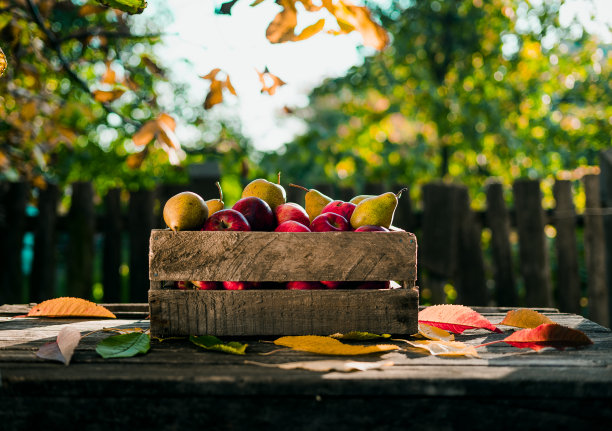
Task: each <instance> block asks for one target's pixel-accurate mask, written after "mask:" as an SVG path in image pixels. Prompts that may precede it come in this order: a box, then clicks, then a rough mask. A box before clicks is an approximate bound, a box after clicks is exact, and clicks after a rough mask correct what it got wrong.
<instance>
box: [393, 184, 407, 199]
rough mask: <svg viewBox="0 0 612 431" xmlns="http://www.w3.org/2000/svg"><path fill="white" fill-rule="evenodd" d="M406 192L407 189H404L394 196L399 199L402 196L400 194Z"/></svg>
mask: <svg viewBox="0 0 612 431" xmlns="http://www.w3.org/2000/svg"><path fill="white" fill-rule="evenodd" d="M406 190H408V187H404V188H403V189H401V190H400V191H399V192H397V193H396V194H395V196H396V197H397V198H398V199H399V198H400V197H401V196H402V193H403V192H405V191H406Z"/></svg>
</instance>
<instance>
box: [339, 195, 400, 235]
mask: <svg viewBox="0 0 612 431" xmlns="http://www.w3.org/2000/svg"><path fill="white" fill-rule="evenodd" d="M404 190H406V189H402V190H400V191H399V192H398V193H397V194H396V193H392V192H387V193H383V194H382V195H378V196H373V197H371V198H366V199H364V200H362V201H361V202H359V204H358V205H357V207H356V208H355V211H353V215H352V216H351V226H352V227H353V229H357V228H358V227H360V226H366V225H373V226H383V227H386V228H387V229H388V228H389V226H391V222H392V221H393V214H394V213H395V209H396V208H397V200H398V198H399V197H400V196H401V194H402V192H403V191H404Z"/></svg>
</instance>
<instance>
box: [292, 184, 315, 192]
mask: <svg viewBox="0 0 612 431" xmlns="http://www.w3.org/2000/svg"><path fill="white" fill-rule="evenodd" d="M289 187H296V188H298V189H302V190H304V191H306V192H309V191H310V190H308V189H307V188H306V187H303V186H299V185H297V184H289Z"/></svg>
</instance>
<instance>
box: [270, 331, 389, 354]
mask: <svg viewBox="0 0 612 431" xmlns="http://www.w3.org/2000/svg"><path fill="white" fill-rule="evenodd" d="M274 344H276V345H279V346H285V347H290V348H292V349H293V350H300V351H303V352H311V353H319V354H321V355H349V356H350V355H367V354H370V353H380V352H388V351H390V350H397V349H399V347H397V346H396V345H394V344H377V345H373V346H356V345H350V344H344V343H342V342H340V341H338V340H336V339H335V338H331V337H321V336H319V335H304V336H297V337H281V338H279V339H277V340H275V341H274Z"/></svg>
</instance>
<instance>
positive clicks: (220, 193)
mask: <svg viewBox="0 0 612 431" xmlns="http://www.w3.org/2000/svg"><path fill="white" fill-rule="evenodd" d="M215 185H216V186H217V189H219V200H220V201H223V190H221V184H219V181H217V182H216V183H215Z"/></svg>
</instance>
